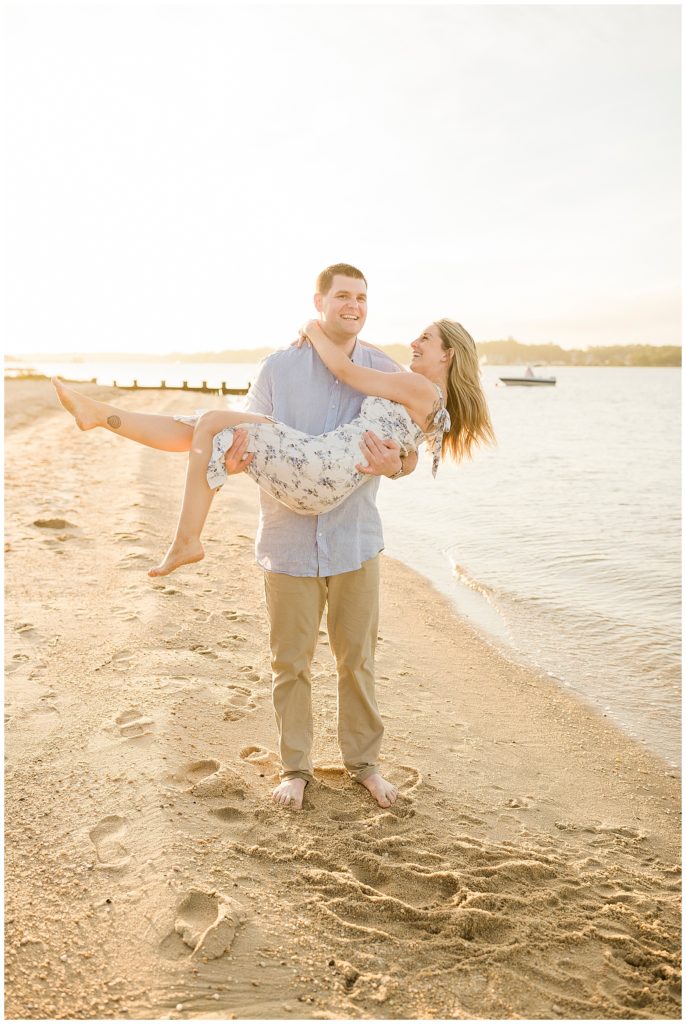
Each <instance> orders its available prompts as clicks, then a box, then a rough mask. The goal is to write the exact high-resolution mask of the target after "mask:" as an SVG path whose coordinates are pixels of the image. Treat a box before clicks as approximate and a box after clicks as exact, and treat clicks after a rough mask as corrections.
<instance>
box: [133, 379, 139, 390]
mask: <svg viewBox="0 0 686 1024" xmlns="http://www.w3.org/2000/svg"><path fill="white" fill-rule="evenodd" d="M133 386H134V387H135V388H137V387H138V381H137V380H136V378H135V377H134V378H133Z"/></svg>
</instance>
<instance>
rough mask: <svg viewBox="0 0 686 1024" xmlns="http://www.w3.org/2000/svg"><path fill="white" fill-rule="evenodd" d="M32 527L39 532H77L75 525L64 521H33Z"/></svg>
mask: <svg viewBox="0 0 686 1024" xmlns="http://www.w3.org/2000/svg"><path fill="white" fill-rule="evenodd" d="M33 525H34V526H37V527H38V528H39V529H41V530H78V526H77V525H76V524H75V523H70V522H68V521H67V520H66V519H34V521H33Z"/></svg>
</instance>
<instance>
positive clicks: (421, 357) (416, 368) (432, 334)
mask: <svg viewBox="0 0 686 1024" xmlns="http://www.w3.org/2000/svg"><path fill="white" fill-rule="evenodd" d="M410 348H411V349H412V360H411V362H410V369H411V370H412V371H413V373H421V374H423V375H424V376H425V377H429V376H430V377H435V376H436V375H437V374H438V373H440V371H441V370H444V369H445V368H446V366H447V364H448V363H449V361H450V353H449V352H447V351H446V350H445V349H444V348H443V342H442V340H441V335H440V332H439V330H438V327H436V324H431V326H430V327H427V328H426V329H425V330H423V331H422V333H421V334H420V335H419V337H418V338H417V339H416V340H415V341H413V342H412V343H411V345H410Z"/></svg>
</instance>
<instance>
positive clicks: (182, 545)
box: [148, 540, 205, 576]
mask: <svg viewBox="0 0 686 1024" xmlns="http://www.w3.org/2000/svg"><path fill="white" fill-rule="evenodd" d="M204 557H205V552H204V551H203V548H202V544H201V543H200V541H199V540H190V541H180V540H175V541H173V542H172V544H171V546H170V548H169V551H167V553H166V555H165V556H164V560H163V561H162V562H160V564H159V565H155V566H153V568H152V569H150V570H149V571H148V576H168V575H169V573H170V572H174V569H179V568H180V567H181V566H182V565H190V564H191V562H200V561H202V559H203V558H204Z"/></svg>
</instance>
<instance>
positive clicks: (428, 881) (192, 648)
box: [5, 381, 681, 1019]
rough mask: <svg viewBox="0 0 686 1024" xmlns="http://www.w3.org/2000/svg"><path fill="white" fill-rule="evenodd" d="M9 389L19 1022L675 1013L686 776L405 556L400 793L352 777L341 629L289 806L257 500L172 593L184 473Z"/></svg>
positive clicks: (394, 601)
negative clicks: (311, 772)
mask: <svg viewBox="0 0 686 1024" xmlns="http://www.w3.org/2000/svg"><path fill="white" fill-rule="evenodd" d="M83 390H84V391H86V392H89V393H91V394H93V395H96V396H100V397H103V398H109V399H110V400H111V399H112V397H113V396H115V395H117V393H116V392H114V391H113V390H111V389H106V388H100V387H96V386H84V388H83ZM6 394H7V402H6V423H7V427H6V429H7V433H6V480H7V490H6V512H7V535H6V555H5V558H6V570H7V575H6V659H7V666H8V667H7V677H6V678H7V683H6V716H7V725H6V748H5V749H6V776H5V787H6V846H5V858H6V860H5V863H6V876H5V878H6V881H5V885H6V970H7V976H6V988H5V997H6V1008H5V1009H6V1014H7V1016H8V1017H12V1018H21V1017H37V1018H42V1017H77V1018H89V1017H107V1018H127V1017H131V1018H136V1017H139V1018H140V1017H150V1018H180V1017H188V1018H199V1017H200V1018H202V1017H204V1018H208V1017H209V1018H217V1019H227V1018H229V1019H230V1018H231V1017H232V1016H235V1017H236V1018H255V1017H257V1018H277V1019H288V1018H292V1019H297V1018H306V1019H310V1018H320V1019H322V1018H324V1019H327V1018H330V1019H337V1018H351V1019H369V1018H458V1019H469V1018H522V1017H524V1018H526V1017H530V1018H632V1019H634V1018H635V1019H652V1018H677V1017H679V1015H680V1001H679V999H680V996H679V993H680V961H679V952H680V931H679V929H680V917H679V897H680V881H681V875H680V868H679V863H680V826H679V789H680V781H679V778H678V777H677V776H676V774H675V773H674V772H673V771H672V770H670V769H669V768H668V767H667V766H666V765H665V764H663V763H662V762H660V761H659V760H657V759H656V758H654V757H652V756H651V755H650V754H648V753H647V752H646V751H645V749H644V748H643V747H642V746H640V745H638V744H636V743H634V742H633V741H631V740H630V739H628V738H627V737H625V736H624V735H623V734H622V733H621V732H619V731H618V730H617V729H616V728H615V727H614V726H613V725H611V724H610V723H609V722H608V721H607V720H606V719H605V718H604V717H603V716H602V715H601V714H599V713H596V712H595V711H593V710H591V709H590V708H588V707H586V706H585V705H584V704H582V703H581V702H580V701H579V700H578V699H576V698H575V697H574V696H573V695H572V694H570V693H568V692H564V691H563V690H561V689H560V688H559V687H558V685H556V684H555V683H554V682H553V681H552V680H550V679H548V678H546V677H545V676H542V675H538V674H536V673H535V672H533V671H531V670H530V669H528V668H523V667H519V666H517V665H515V664H512V663H511V662H510V661H508V660H507V659H506V658H505V657H503V656H502V655H501V654H500V653H499V652H498V651H496V650H495V649H494V648H492V647H491V646H490V645H489V644H488V643H486V642H485V641H484V640H483V639H482V638H480V637H479V636H478V635H477V634H476V633H475V632H474V631H473V630H472V628H471V627H470V626H469V625H468V624H466V623H465V622H463V621H461V620H460V619H459V618H458V617H456V615H455V613H454V611H453V609H452V607H451V605H450V603H449V602H448V601H447V600H445V599H444V598H443V597H441V596H439V595H438V593H436V592H435V591H434V590H433V589H432V587H431V586H430V585H429V584H428V583H427V582H426V581H425V580H423V579H422V578H421V577H419V576H417V575H416V574H414V573H413V572H411V571H410V570H408V569H407V568H405V567H404V566H403V565H401V564H399V563H397V562H395V561H392V560H391V559H389V558H387V557H385V556H382V562H383V564H382V592H381V601H382V616H381V626H380V637H379V641H380V642H379V647H378V661H377V679H378V700H379V704H380V708H381V711H382V714H383V717H384V721H385V724H386V736H385V742H384V750H383V767H384V769H385V771H386V772H387V774H388V777H389V778H390V779H391V780H393V781H394V782H395V783H396V784H397V785H398V786H399V788H400V794H401V795H400V798H399V800H398V802H397V803H396V805H395V806H394V807H393V808H392V809H391V810H386V811H384V810H382V809H380V808H379V807H377V806H376V805H375V804H374V803H373V801H372V800H371V798H370V796H369V794H368V793H367V792H366V790H364V789H363V788H362V787H360V786H358V785H356V784H355V783H353V782H352V781H351V780H350V779H348V778H347V777H346V775H345V774H344V772H343V771H342V769H341V764H340V760H339V755H338V749H337V745H336V688H335V673H334V668H333V662H332V658H331V654H330V652H329V648H328V645H327V637H326V623H325V621H324V622H323V623H322V631H321V637H320V644H319V646H318V649H317V653H316V656H315V661H314V666H313V676H314V679H313V691H314V708H315V730H316V743H315V763H316V765H317V771H316V775H317V780H316V782H315V783H314V784H312V785H310V786H309V787H308V789H307V791H306V800H305V809H304V811H303V812H302V813H300V814H297V813H293V812H289V811H285V810H278V809H276V808H274V807H273V806H272V805H271V803H270V799H269V794H270V791H271V788H272V787H273V785H274V783H275V781H276V780H277V759H276V756H275V753H274V750H275V740H276V732H275V726H274V722H273V717H272V710H271V704H270V671H269V651H268V641H267V627H266V618H265V610H264V605H263V590H262V579H261V574H260V571H259V570H258V569H257V567H256V566H255V565H254V561H253V541H254V534H255V528H256V523H257V488H256V487H255V486H254V484H253V483H252V482H251V481H250V480H249V479H247V478H243V477H241V478H232V479H231V480H230V481H229V483H228V484H227V485H226V487H225V488H224V489H223V490H222V492H221V493H220V494H219V495H218V497H217V499H216V501H215V504H214V507H213V509H212V511H211V514H210V519H209V522H208V526H207V530H206V534H205V549H206V553H207V557H206V560H205V561H204V562H203V563H201V564H199V565H195V566H191V567H188V568H186V569H182V570H181V571H179V572H178V573H176V574H174V575H172V576H169V577H167V578H165V579H162V580H159V581H156V582H152V581H151V580H150V579H148V577H147V576H146V570H147V569H148V567H149V566H151V565H153V564H155V562H157V561H158V560H159V557H160V556H161V555H162V554H163V552H164V550H165V548H166V545H167V543H168V541H169V539H170V538H171V535H172V529H173V525H174V522H175V517H176V512H177V508H178V504H179V499H180V495H181V488H182V484H183V478H184V471H185V457H184V456H181V455H174V454H165V453H160V452H156V451H151V450H149V449H144V448H140V447H138V446H136V445H133V444H130V443H129V442H123V441H121V440H119V439H117V438H115V437H113V436H112V435H111V434H108V433H106V432H105V431H92V432H89V433H81V432H79V431H78V430H77V429H76V427H75V426H74V424H73V421H72V420H71V418H70V417H69V416H68V415H67V414H66V413H65V412H64V411H62V410H61V409H60V408H59V406H58V405H57V402H56V399H55V398H54V395H53V393H52V389H51V388H50V386H49V384H48V383H47V382H28V381H12V382H8V385H7V392H6ZM117 401H118V403H119V404H120V405H122V406H124V407H126V408H131V409H137V410H147V411H159V412H170V411H179V412H188V411H192V410H193V409H194V408H195V407H196V406H199V405H204V406H205V407H218V406H221V405H223V400H221V399H219V398H214V397H211V398H209V399H208V398H207V397H206V396H198V395H193V394H183V393H180V392H175V393H169V392H121V393H118V397H117ZM396 486H397V487H398V495H399V500H400V496H401V494H402V483H400V484H396ZM599 671H602V666H599Z"/></svg>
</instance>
